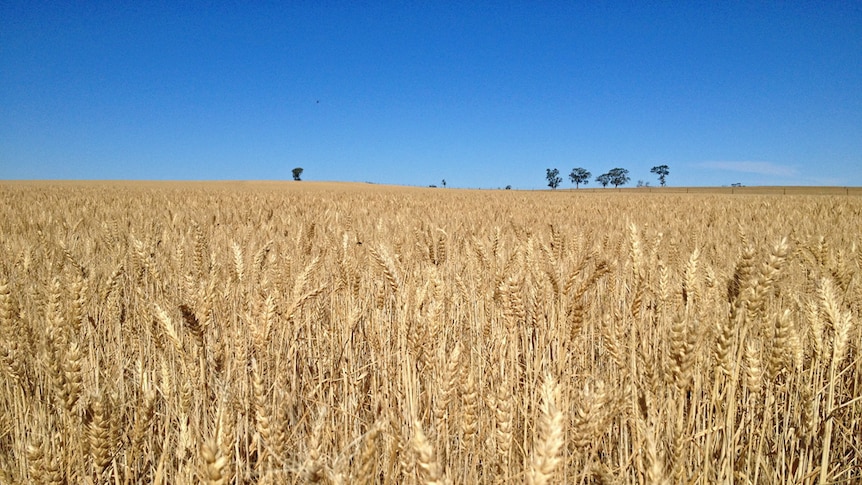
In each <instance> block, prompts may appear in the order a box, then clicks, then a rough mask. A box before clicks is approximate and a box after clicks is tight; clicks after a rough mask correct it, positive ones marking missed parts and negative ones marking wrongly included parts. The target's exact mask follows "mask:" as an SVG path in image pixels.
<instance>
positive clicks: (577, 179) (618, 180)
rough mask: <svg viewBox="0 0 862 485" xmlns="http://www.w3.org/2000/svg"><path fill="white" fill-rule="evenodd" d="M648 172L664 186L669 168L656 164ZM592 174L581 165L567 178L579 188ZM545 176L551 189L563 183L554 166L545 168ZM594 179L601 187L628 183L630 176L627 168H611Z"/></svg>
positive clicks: (586, 182) (587, 181) (585, 183)
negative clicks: (654, 175)
mask: <svg viewBox="0 0 862 485" xmlns="http://www.w3.org/2000/svg"><path fill="white" fill-rule="evenodd" d="M650 173H654V174H656V175H658V181H659V183H660V184H661V186H662V187H664V186H665V184H666V182H667V176H668V175H670V168H669V167H668V166H667V165H658V166H655V167H653V168H652V169H650ZM592 176H593V174H592V173H590V171H589V170H587V169H585V168H583V167H577V168H573V169H572V172H571V173H569V180H571V181H572V183H573V184H575V188H580V187H581V184H584V185H587V184H588V183H590V177H592ZM545 178H546V179H547V180H548V187H550V188H552V189H556V188H557V187H559V186H560V184H561V183H563V178H562V177H560V171H559V170H557V169H556V168H548V169H545ZM595 180H596V182H598V183H600V184H602V187H607V186H608V185H613V186H614V187H619V186H621V185H625V184H627V183H629V181H630V180H631V178H630V177H629V171H628V170H627V169H625V168H613V169H611V170H609V171H607V172H606V173H603V174H601V175H599V176H597V177H596V179H595ZM641 184H642V182H638V186H641ZM647 185H649V183H647Z"/></svg>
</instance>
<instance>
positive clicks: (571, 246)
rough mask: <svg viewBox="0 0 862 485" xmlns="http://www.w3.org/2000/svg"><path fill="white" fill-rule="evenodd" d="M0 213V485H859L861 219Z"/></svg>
mask: <svg viewBox="0 0 862 485" xmlns="http://www.w3.org/2000/svg"><path fill="white" fill-rule="evenodd" d="M0 201H2V204H0V224H2V232H0V244H2V246H0V325H2V329H0V335H2V338H0V409H2V410H0V483H4V484H6V483H9V484H17V483H54V484H77V483H94V484H100V483H106V484H107V483H110V484H127V483H164V484H186V483H211V484H228V483H231V484H232V483H241V484H245V483H288V484H292V483H309V482H320V483H335V484H341V483H344V484H347V483H383V484H402V483H405V484H416V483H419V484H432V483H433V484H438V483H440V484H442V483H452V484H462V483H463V484H473V483H481V484H496V483H528V484H544V483H549V484H550V483H554V484H557V483H564V484H584V483H609V484H630V483H650V484H659V483H668V484H670V483H674V484H677V483H680V484H682V483H685V484H688V483H693V484H708V483H741V484H748V483H751V484H773V483H775V484H778V483H781V484H784V483H800V484H805V483H812V484H813V483H858V482H860V481H862V421H860V420H862V360H860V344H862V333H860V329H859V323H858V322H859V317H860V312H862V231H860V228H862V197H859V196H857V195H852V194H851V195H846V194H840V195H835V194H832V195H814V194H797V195H782V194H761V195H757V194H742V195H740V194H734V195H728V194H710V193H668V192H662V191H661V190H653V191H651V192H649V193H640V192H637V191H627V192H611V191H608V192H601V191H593V192H571V191H570V192H520V191H467V190H451V189H447V190H443V189H418V188H397V187H384V186H374V185H367V184H323V183H307V182H302V183H187V184H181V183H108V182H104V183H84V182H79V183H71V182H65V183H47V182H43V183H24V182H17V183H14V182H4V183H0Z"/></svg>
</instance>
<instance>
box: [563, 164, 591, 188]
mask: <svg viewBox="0 0 862 485" xmlns="http://www.w3.org/2000/svg"><path fill="white" fill-rule="evenodd" d="M592 176H593V174H591V173H590V172H589V171H587V169H585V168H581V167H578V168H573V169H572V173H570V174H569V179H570V180H571V181H572V183H573V184H575V188H576V189H578V188H580V186H581V184H584V185H587V184H588V183H590V177H592Z"/></svg>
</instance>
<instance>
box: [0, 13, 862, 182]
mask: <svg viewBox="0 0 862 485" xmlns="http://www.w3.org/2000/svg"><path fill="white" fill-rule="evenodd" d="M246 4H248V5H246ZM249 5H251V6H249ZM660 164H666V165H668V166H669V167H670V176H669V177H668V185H675V186H681V185H729V184H731V183H735V182H740V183H743V184H746V185H760V184H763V185H797V184H798V185H854V186H858V185H862V2H859V1H857V0H850V1H843V0H842V1H823V2H812V1H804V2H768V1H746V2H730V1H729V2H706V1H703V2H702V1H681V2H673V1H667V2H665V1H662V2H652V1H635V2H592V1H589V2H572V1H566V2H543V1H520V2H505V1H501V2H480V1H475V2H473V1H466V2H465V1H458V2H442V1H411V0H407V1H393V2H374V1H369V2H348V1H302V0H297V1H287V2H200V3H197V2H118V1H105V2H92V1H83V2H57V1H47V2H41V1H24V2H19V1H16V0H4V1H3V2H0V179H179V180H185V179H190V180H191V179H194V180H210V179H214V180H223V179H231V180H233V179H236V180H271V179H290V178H291V169H292V168H294V167H303V168H304V169H305V171H304V173H303V179H305V180H343V181H359V182H365V181H368V182H376V183H391V184H405V185H429V184H437V185H440V184H441V181H442V180H443V179H446V181H447V182H448V185H449V186H450V187H483V188H497V187H503V186H506V185H512V186H513V187H514V188H526V189H532V188H543V187H545V183H546V182H545V169H546V168H558V169H559V170H560V172H561V175H563V176H564V179H565V181H564V183H563V187H569V186H571V184H570V183H569V180H568V177H567V175H568V173H569V172H570V171H571V169H572V168H574V167H584V168H586V169H588V170H590V171H591V172H592V174H593V178H595V176H596V175H599V174H601V173H604V172H606V171H608V170H610V169H611V168H614V167H624V168H627V169H628V170H629V171H630V176H631V178H632V185H633V184H634V183H635V182H636V181H637V180H639V179H642V180H644V181H649V182H651V183H652V184H653V185H656V183H657V182H656V178H655V175H653V174H651V173H650V172H649V170H650V168H651V167H653V166H656V165H660ZM595 185H596V183H595V182H594V181H591V182H590V185H589V186H595Z"/></svg>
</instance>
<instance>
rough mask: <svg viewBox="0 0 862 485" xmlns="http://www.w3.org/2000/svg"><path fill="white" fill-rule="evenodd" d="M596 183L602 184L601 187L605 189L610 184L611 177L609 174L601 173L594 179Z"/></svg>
mask: <svg viewBox="0 0 862 485" xmlns="http://www.w3.org/2000/svg"><path fill="white" fill-rule="evenodd" d="M596 182H598V183H600V184H602V187H607V186H608V184H609V183H611V176H610V174H607V173H603V174H601V175H599V176H598V177H596Z"/></svg>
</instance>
